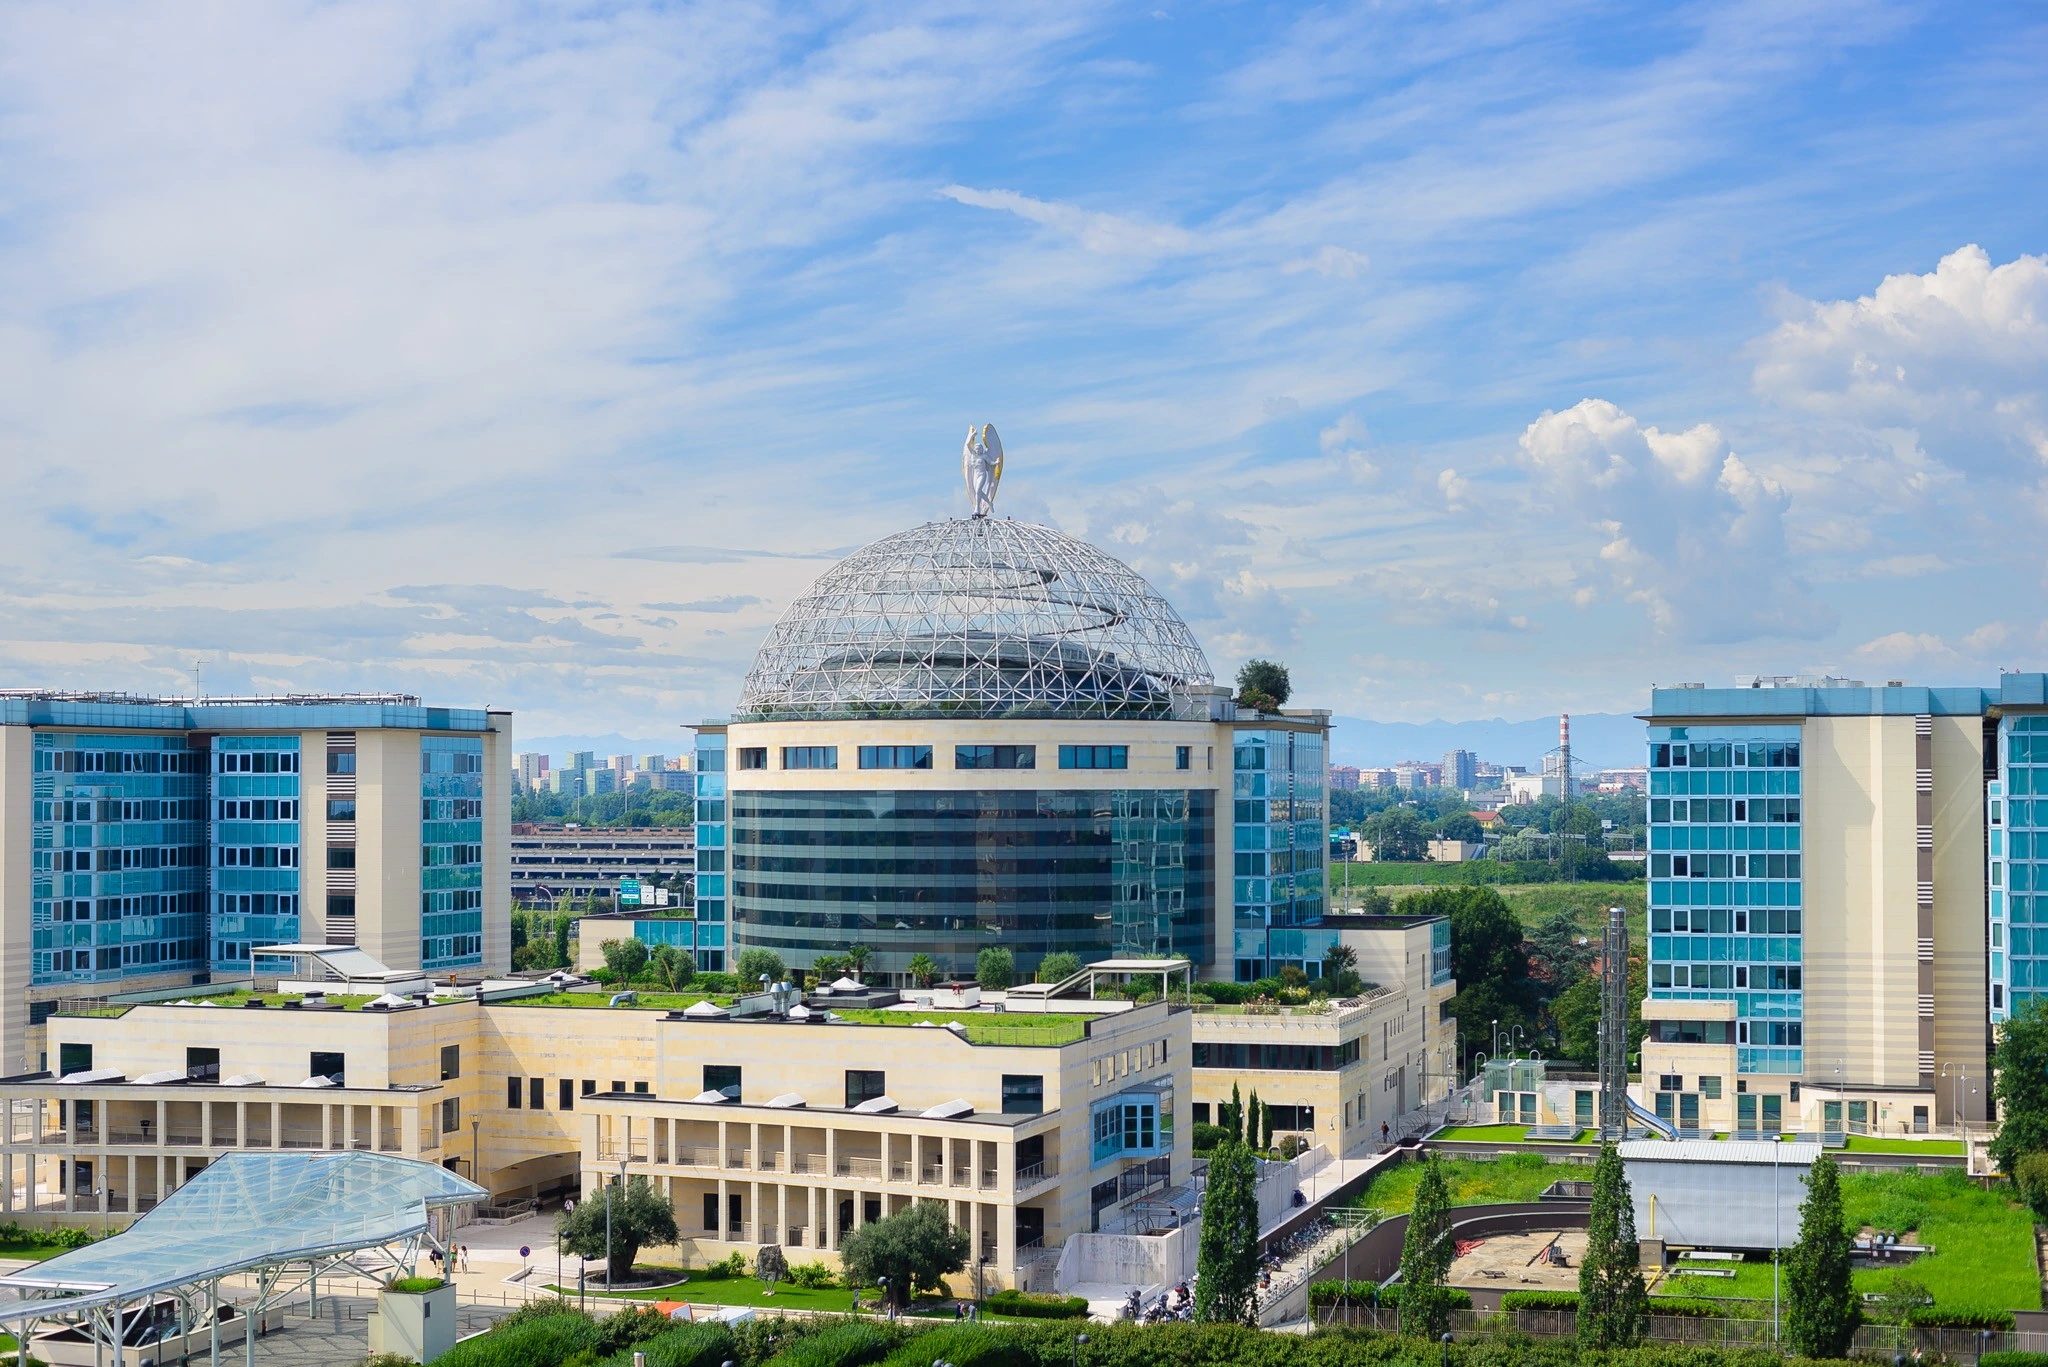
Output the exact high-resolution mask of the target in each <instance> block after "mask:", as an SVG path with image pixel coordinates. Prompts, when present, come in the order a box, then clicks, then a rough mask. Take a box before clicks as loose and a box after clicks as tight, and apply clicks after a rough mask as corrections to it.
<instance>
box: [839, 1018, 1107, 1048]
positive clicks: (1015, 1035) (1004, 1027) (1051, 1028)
mask: <svg viewBox="0 0 2048 1367" xmlns="http://www.w3.org/2000/svg"><path fill="white" fill-rule="evenodd" d="M832 1014H833V1015H835V1016H838V1017H839V1018H840V1019H841V1020H849V1021H857V1022H859V1023H860V1024H862V1025H895V1026H915V1025H916V1024H917V1023H918V1022H919V1021H929V1022H931V1023H932V1024H933V1025H946V1024H948V1023H949V1022H952V1021H958V1022H960V1023H961V1024H962V1025H964V1026H966V1027H967V1039H968V1042H969V1043H971V1044H1035V1045H1054V1044H1072V1043H1073V1042H1074V1041H1076V1040H1078V1039H1080V1038H1082V1037H1083V1036H1084V1035H1086V1034H1087V1033H1088V1018H1087V1017H1085V1016H1041V1015H1039V1014H1037V1013H1036V1012H1027V1011H1018V1012H1007V1013H1002V1014H995V1013H991V1012H976V1011H853V1010H848V1011H839V1010H834V1011H833V1013H832Z"/></svg>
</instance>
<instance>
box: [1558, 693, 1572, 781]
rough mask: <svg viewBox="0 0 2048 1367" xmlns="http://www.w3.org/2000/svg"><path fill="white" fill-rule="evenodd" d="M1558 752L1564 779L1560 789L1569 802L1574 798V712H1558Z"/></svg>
mask: <svg viewBox="0 0 2048 1367" xmlns="http://www.w3.org/2000/svg"><path fill="white" fill-rule="evenodd" d="M1557 754H1558V761H1557V767H1558V773H1559V775H1560V776H1561V777H1562V778H1563V780H1564V782H1563V784H1562V785H1561V789H1560V791H1561V792H1562V793H1563V795H1564V800H1565V801H1566V802H1569V801H1571V800H1572V714H1571V713H1569V712H1560V713H1558V714H1557Z"/></svg>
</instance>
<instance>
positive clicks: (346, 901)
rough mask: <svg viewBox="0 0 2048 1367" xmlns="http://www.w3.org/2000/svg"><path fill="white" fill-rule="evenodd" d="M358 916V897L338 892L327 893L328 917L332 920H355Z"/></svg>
mask: <svg viewBox="0 0 2048 1367" xmlns="http://www.w3.org/2000/svg"><path fill="white" fill-rule="evenodd" d="M355 918H356V899H355V898H353V897H347V896H344V895H342V894H341V893H338V892H330V893H328V894H327V919H328V920H330V921H353V920H355Z"/></svg>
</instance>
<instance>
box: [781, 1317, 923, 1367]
mask: <svg viewBox="0 0 2048 1367" xmlns="http://www.w3.org/2000/svg"><path fill="white" fill-rule="evenodd" d="M895 1346H896V1344H895V1340H894V1339H893V1338H892V1336H890V1335H888V1334H885V1333H883V1332H882V1331H881V1330H880V1329H878V1328H876V1327H875V1326H874V1325H872V1324H869V1323H867V1322H866V1321H864V1320H849V1321H847V1322H846V1323H843V1324H835V1325H833V1326H832V1327H831V1328H830V1329H827V1330H825V1331H824V1332H823V1333H822V1334H817V1335H814V1336H813V1337H811V1338H807V1339H802V1340H800V1341H798V1342H796V1343H792V1344H791V1345H790V1346H789V1347H787V1348H785V1349H783V1350H782V1351H781V1352H779V1353H777V1354H776V1355H775V1356H774V1357H772V1358H770V1359H769V1360H768V1362H769V1367H862V1364H864V1363H869V1362H875V1361H878V1360H879V1359H880V1358H881V1357H882V1356H883V1355H884V1354H886V1353H887V1352H888V1351H889V1350H890V1349H891V1348H893V1347H895Z"/></svg>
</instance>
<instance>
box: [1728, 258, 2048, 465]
mask: <svg viewBox="0 0 2048 1367" xmlns="http://www.w3.org/2000/svg"><path fill="white" fill-rule="evenodd" d="M1788 313H1789V316H1787V317H1786V318H1785V320H1784V321H1783V322H1782V323H1780V324H1779V326H1778V327H1777V328H1776V329H1774V330H1773V331H1771V332H1770V333H1769V334H1767V335H1766V336H1765V337H1763V338H1762V339H1761V341H1760V342H1759V343H1758V344H1757V350H1758V352H1759V358H1758V361H1757V365H1756V372H1755V380H1756V386H1757V388H1758V390H1759V391H1760V392H1761V393H1762V394H1763V395H1764V396H1765V397H1767V398H1769V399H1772V400H1774V401H1776V402H1778V403H1781V404H1784V405H1786V406H1787V407H1790V408H1793V409H1797V410H1802V411H1804V412H1807V413H1811V414H1817V415H1821V416H1824V417H1827V418H1831V419H1839V420H1841V421H1844V422H1846V423H1850V424H1853V425H1855V426H1858V427H1862V428H1866V429H1874V430H1878V429H1906V430H1909V431H1911V432H1912V433H1914V434H1915V435H1916V436H1917V438H1918V444H1919V445H1920V446H1921V447H1923V448H1924V449H1925V451H1926V452H1927V454H1928V455H1929V456H1931V457H1932V458H1933V459H1934V460H1936V461H1939V462H1940V463H1941V464H1943V465H1945V466H1947V467H1949V469H1951V470H1954V471H1960V472H1963V473H1966V474H1968V475H1970V476H1973V477H1990V478H1992V479H1993V480H1996V481H1998V482H2000V483H2005V482H2009V481H2015V480H2017V481H2020V482H2023V483H2025V484H2028V485H2034V484H2036V483H2038V481H2039V480H2040V478H2041V476H2042V466H2043V464H2044V463H2048V411H2044V403H2048V399H2044V395H2048V257H2044V256H2021V257H2018V258H2016V259H2014V260H2012V261H2008V262H2006V263H2005V264H2004V265H2001V266H1993V265H1992V264H1991V258H1990V255H1989V254H1988V253H1987V252H1985V250H1984V249H1983V248H1982V247H1977V246H1967V247H1963V248H1961V249H1959V250H1957V251H1954V252H1951V253H1949V255H1947V256H1945V257H1943V258H1942V259H1941V262H1940V263H1939V264H1938V265H1937V266H1936V267H1935V268H1934V270H1933V271H1932V272H1930V273H1928V274H1925V275H1910V274H1908V275H1890V276H1886V277H1885V279H1884V281H1883V282H1882V283H1881V284H1880V285H1878V287H1877V289H1876V290H1875V291H1874V292H1872V293H1871V294H1867V295H1864V296H1863V297H1861V298H1858V299H1838V300H1829V301H1825V302H1819V301H1812V300H1803V299H1802V300H1792V301H1789V302H1788Z"/></svg>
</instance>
